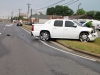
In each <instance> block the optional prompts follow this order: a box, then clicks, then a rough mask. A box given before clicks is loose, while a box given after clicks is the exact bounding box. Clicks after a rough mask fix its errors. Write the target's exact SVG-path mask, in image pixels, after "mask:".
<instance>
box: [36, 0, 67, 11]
mask: <svg viewBox="0 0 100 75" xmlns="http://www.w3.org/2000/svg"><path fill="white" fill-rule="evenodd" d="M63 1H65V0H60V1H58V2H56V3H54V4H51V5H49V6H46V7H43V8H39V9H37V10H40V9H45V8H48V7H50V6H53V5H56V4H58V3H61V2H63Z"/></svg>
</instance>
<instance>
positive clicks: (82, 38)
mask: <svg viewBox="0 0 100 75" xmlns="http://www.w3.org/2000/svg"><path fill="white" fill-rule="evenodd" d="M88 35H89V34H88V33H85V32H83V33H81V34H80V35H79V40H80V41H81V42H88V41H89V40H90V39H89V37H88Z"/></svg>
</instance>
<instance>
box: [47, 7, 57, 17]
mask: <svg viewBox="0 0 100 75" xmlns="http://www.w3.org/2000/svg"><path fill="white" fill-rule="evenodd" d="M54 14H55V8H54V7H51V8H48V9H47V15H54Z"/></svg>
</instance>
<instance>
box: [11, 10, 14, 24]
mask: <svg viewBox="0 0 100 75" xmlns="http://www.w3.org/2000/svg"><path fill="white" fill-rule="evenodd" d="M13 13H14V12H13V11H12V13H11V22H12V19H13Z"/></svg>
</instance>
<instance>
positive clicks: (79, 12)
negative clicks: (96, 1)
mask: <svg viewBox="0 0 100 75" xmlns="http://www.w3.org/2000/svg"><path fill="white" fill-rule="evenodd" d="M84 14H86V11H85V10H84V9H83V8H82V9H78V10H77V12H76V15H84Z"/></svg>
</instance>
